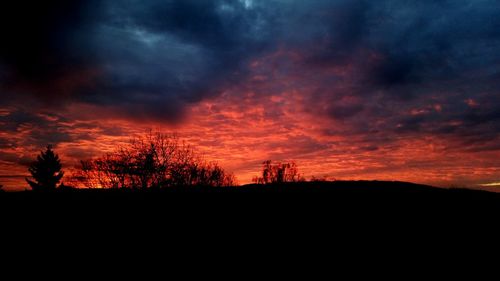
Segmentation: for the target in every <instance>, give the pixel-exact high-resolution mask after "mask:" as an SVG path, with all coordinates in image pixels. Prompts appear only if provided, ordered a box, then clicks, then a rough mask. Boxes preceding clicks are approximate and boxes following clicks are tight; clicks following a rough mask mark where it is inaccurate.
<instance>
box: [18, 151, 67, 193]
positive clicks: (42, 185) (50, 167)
mask: <svg viewBox="0 0 500 281" xmlns="http://www.w3.org/2000/svg"><path fill="white" fill-rule="evenodd" d="M61 168H62V165H61V161H60V160H59V156H58V155H57V154H55V153H54V151H53V150H52V147H51V146H50V145H49V146H47V150H46V151H45V152H43V151H42V152H41V154H40V155H38V156H37V161H35V162H34V163H33V164H32V165H31V166H30V167H29V169H28V170H29V172H30V173H31V176H32V177H33V179H34V181H32V180H30V179H27V178H26V181H27V182H28V184H29V185H30V186H31V189H33V190H34V191H51V190H55V189H56V188H57V184H59V182H60V181H61V179H62V177H63V175H64V172H62V171H61Z"/></svg>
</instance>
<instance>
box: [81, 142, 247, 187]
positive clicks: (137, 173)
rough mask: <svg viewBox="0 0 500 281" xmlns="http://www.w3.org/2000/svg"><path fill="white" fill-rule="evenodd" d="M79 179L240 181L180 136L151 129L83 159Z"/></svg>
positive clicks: (112, 182)
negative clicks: (96, 154) (99, 153)
mask: <svg viewBox="0 0 500 281" xmlns="http://www.w3.org/2000/svg"><path fill="white" fill-rule="evenodd" d="M81 164H82V165H81V169H80V170H79V171H76V173H75V174H74V175H73V176H74V178H75V180H76V181H78V182H79V183H81V184H82V185H83V186H85V187H90V188H124V189H142V190H145V189H160V188H168V187H192V186H203V187H226V186H234V185H236V184H237V183H236V178H235V177H234V175H233V174H231V173H228V172H226V171H225V170H224V169H222V167H220V166H219V165H218V164H217V163H213V162H206V161H205V160H203V158H201V157H200V156H198V155H197V153H196V152H195V150H194V149H193V148H192V147H191V146H189V145H188V144H186V143H185V142H181V141H179V140H178V139H177V137H176V136H172V135H166V134H162V133H159V132H158V133H153V132H150V133H149V135H145V136H142V137H137V138H135V139H132V140H131V142H130V144H128V145H126V146H123V147H121V148H119V149H117V150H116V151H114V152H111V153H108V154H106V155H104V156H102V157H99V158H94V159H90V160H86V161H82V162H81Z"/></svg>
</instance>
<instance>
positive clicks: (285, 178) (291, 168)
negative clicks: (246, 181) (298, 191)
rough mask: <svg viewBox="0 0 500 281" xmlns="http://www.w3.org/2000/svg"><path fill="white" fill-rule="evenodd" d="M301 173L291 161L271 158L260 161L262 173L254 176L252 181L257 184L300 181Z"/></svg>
mask: <svg viewBox="0 0 500 281" xmlns="http://www.w3.org/2000/svg"><path fill="white" fill-rule="evenodd" d="M301 180H302V178H301V175H300V174H299V170H298V167H297V164H296V163H295V162H294V161H292V162H289V163H281V162H273V161H271V160H268V161H265V162H263V163H262V175H261V176H260V177H254V178H253V182H254V183H257V184H271V183H272V184H276V183H278V184H279V183H285V182H298V181H301Z"/></svg>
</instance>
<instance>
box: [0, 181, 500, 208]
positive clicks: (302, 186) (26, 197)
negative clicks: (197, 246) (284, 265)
mask: <svg viewBox="0 0 500 281" xmlns="http://www.w3.org/2000/svg"><path fill="white" fill-rule="evenodd" d="M478 200H480V201H481V202H491V203H495V204H498V203H500V194H498V193H491V192H486V191H478V190H468V189H442V188H436V187H432V186H426V185H419V184H413V183H406V182H386V181H335V182H299V183H286V184H280V185H253V184H251V185H245V186H241V187H231V188H214V187H184V188H170V189H163V190H146V191H136V190H116V189H114V190H111V189H108V190H103V189H75V190H65V191H56V192H45V193H39V192H31V191H25V192H14V193H2V194H0V202H2V203H3V204H4V205H5V204H9V203H15V204H17V203H19V204H20V205H26V204H35V205H36V204H41V203H43V204H45V205H47V206H51V205H54V204H55V205H57V204H74V203H77V204H78V202H80V203H82V202H84V203H89V202H92V203H98V204H124V205H126V204H128V203H130V202H134V204H144V205H146V206H148V205H151V204H153V205H159V206H162V205H170V206H175V205H182V204H184V203H186V204H187V205H189V204H199V205H200V206H201V205H207V207H218V206H222V205H228V206H229V205H235V206H236V207H240V206H245V205H248V204H250V205H251V204H253V203H252V202H259V203H262V204H269V205H272V204H276V205H278V204H285V205H286V204H292V203H299V204H301V203H306V204H310V203H313V204H316V203H317V204H318V205H317V206H338V205H364V206H367V205H369V206H381V207H383V206H387V205H401V206H405V205H407V204H410V205H412V204H413V205H420V204H424V203H425V204H429V203H431V204H441V203H443V204H446V203H453V204H454V203H456V204H459V203H473V202H475V203H477V202H479V201H478ZM301 201H302V202H301ZM306 201H307V202H306ZM217 204H219V205H217Z"/></svg>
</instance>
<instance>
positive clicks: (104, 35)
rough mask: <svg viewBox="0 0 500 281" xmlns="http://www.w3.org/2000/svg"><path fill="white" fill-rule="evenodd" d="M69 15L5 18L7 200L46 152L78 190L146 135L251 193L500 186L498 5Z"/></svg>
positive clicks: (74, 7)
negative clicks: (81, 168)
mask: <svg viewBox="0 0 500 281" xmlns="http://www.w3.org/2000/svg"><path fill="white" fill-rule="evenodd" d="M66 2H69V1H47V3H48V4H47V3H46V4H33V5H32V6H30V7H24V6H23V5H21V4H2V6H5V7H4V9H2V11H1V12H0V16H2V19H0V30H1V31H2V33H3V34H6V35H5V36H6V38H7V39H5V42H6V43H5V44H3V45H2V46H0V93H1V100H0V184H2V185H4V186H5V188H7V189H17V190H22V189H25V188H27V184H26V182H25V181H24V177H25V176H27V174H28V173H27V165H28V164H29V163H31V161H33V159H34V158H35V157H36V155H37V153H38V152H39V151H40V150H42V149H43V148H44V147H45V146H46V145H48V144H51V145H54V149H55V151H56V152H57V153H58V154H59V155H60V156H61V159H62V162H63V165H64V168H63V170H65V171H67V174H66V177H68V178H69V177H70V176H71V172H72V171H73V170H74V169H75V167H77V166H78V163H79V161H80V160H85V159H90V158H93V157H97V156H101V155H103V154H104V153H107V152H111V151H113V150H115V149H116V148H117V147H118V146H120V145H124V144H126V143H127V142H128V141H129V140H130V139H131V138H133V137H134V136H138V135H142V134H146V133H147V132H148V131H149V130H153V131H161V132H163V133H168V134H176V135H177V136H178V137H179V138H180V139H181V140H185V141H186V142H187V143H189V144H190V145H192V146H193V147H194V148H195V149H196V150H197V151H198V152H200V153H201V154H202V155H203V157H204V158H205V159H206V160H207V161H215V162H218V163H219V164H220V165H221V166H222V167H224V168H225V169H226V170H228V171H229V172H233V173H234V174H235V175H236V177H237V179H238V181H239V183H240V184H246V183H250V182H251V180H252V178H253V177H254V176H256V175H257V174H258V173H259V171H260V168H261V164H262V162H263V161H265V160H276V161H292V160H293V161H296V162H297V164H298V166H299V170H300V173H301V174H303V175H304V176H305V177H306V178H311V177H316V178H328V179H342V180H389V181H409V182H415V183H422V184H430V185H435V186H441V187H450V186H467V187H475V188H489V189H495V188H498V186H499V184H498V183H499V182H500V142H499V140H500V84H499V83H498V81H500V32H499V30H500V17H498V14H500V4H499V3H498V2H497V1H489V0H486V1H477V2H473V1H466V0H459V1H415V3H408V2H405V3H401V2H403V1H391V0H382V1H361V0H360V1H346V0H334V1H327V0H312V1H294V0H290V1H284V0H245V1H243V0H241V1H240V0H235V1H229V0H214V1H196V0H185V1H157V0H149V1H135V0H126V1H107V0H90V1H71V3H66ZM21 14H22V15H23V17H26V18H27V20H26V21H25V22H23V23H21V22H17V21H16V20H15V19H16V17H17V16H19V15H21ZM12 22H16V24H17V25H14V26H13V24H12Z"/></svg>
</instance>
